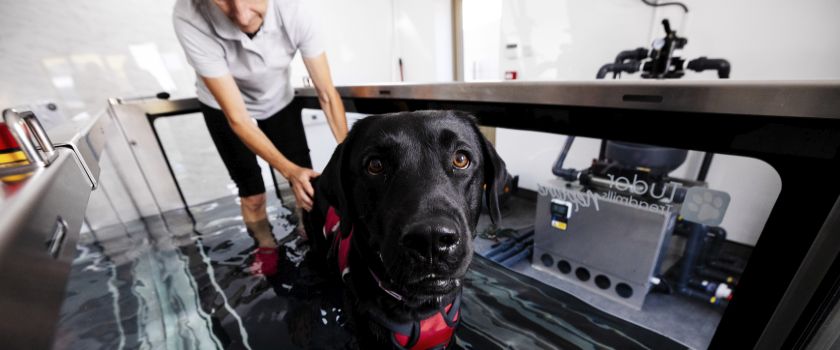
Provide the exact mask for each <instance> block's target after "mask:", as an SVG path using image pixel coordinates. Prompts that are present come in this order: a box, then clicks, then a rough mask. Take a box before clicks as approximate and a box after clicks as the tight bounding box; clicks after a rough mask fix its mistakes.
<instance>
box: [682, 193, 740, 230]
mask: <svg viewBox="0 0 840 350" xmlns="http://www.w3.org/2000/svg"><path fill="white" fill-rule="evenodd" d="M727 207H729V194H728V193H726V192H721V191H715V190H710V189H708V188H702V187H692V188H689V189H688V191H686V194H685V201H683V205H682V208H680V215H682V216H683V218H684V219H685V220H688V221H691V222H696V223H698V224H704V225H710V226H717V225H720V223H721V221H723V214H724V213H726V208H727Z"/></svg>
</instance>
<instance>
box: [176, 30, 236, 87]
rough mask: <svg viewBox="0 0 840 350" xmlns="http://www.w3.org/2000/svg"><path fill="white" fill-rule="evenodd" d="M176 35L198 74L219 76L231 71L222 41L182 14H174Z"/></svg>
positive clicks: (210, 76) (212, 76) (208, 76)
mask: <svg viewBox="0 0 840 350" xmlns="http://www.w3.org/2000/svg"><path fill="white" fill-rule="evenodd" d="M173 26H174V27H175V35H176V36H177V37H178V41H179V42H180V43H181V47H183V48H184V53H185V54H186V56H187V62H189V63H190V65H191V66H192V67H193V69H195V71H196V73H198V75H200V76H202V77H205V78H217V77H220V76H223V75H225V74H227V73H229V72H230V70H229V69H228V66H227V61H226V60H225V51H224V49H223V48H222V45H221V43H219V42H218V41H217V40H216V39H214V38H213V37H212V36H211V35H210V34H208V33H206V32H205V31H202V30H201V29H199V28H198V27H197V26H196V25H195V24H194V23H190V21H188V20H187V19H185V18H183V17H180V16H177V15H176V16H173Z"/></svg>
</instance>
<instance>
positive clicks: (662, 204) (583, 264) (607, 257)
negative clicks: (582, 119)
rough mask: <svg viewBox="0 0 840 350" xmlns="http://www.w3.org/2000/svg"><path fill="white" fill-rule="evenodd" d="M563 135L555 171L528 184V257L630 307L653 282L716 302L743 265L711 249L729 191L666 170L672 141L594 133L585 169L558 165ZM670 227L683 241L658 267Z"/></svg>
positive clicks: (672, 160)
mask: <svg viewBox="0 0 840 350" xmlns="http://www.w3.org/2000/svg"><path fill="white" fill-rule="evenodd" d="M573 140H574V137H573V136H570V137H569V138H568V139H567V141H566V145H565V147H564V149H563V152H562V153H561V155H560V157H559V158H558V160H557V162H556V163H555V165H554V167H553V169H552V171H553V173H554V174H555V175H557V178H554V179H550V180H546V181H544V182H542V183H539V184H538V196H537V197H538V199H537V208H536V210H537V213H536V218H535V223H534V230H535V234H534V257H535V259H533V260H532V265H533V266H534V267H535V268H537V269H539V270H542V271H546V272H548V273H551V274H553V275H556V276H558V277H560V278H561V279H563V280H566V281H569V282H571V283H573V284H576V285H579V286H583V287H585V288H587V289H588V290H590V291H592V292H593V293H595V294H598V295H601V296H604V297H607V298H610V299H612V300H615V301H618V302H621V303H623V304H626V305H629V306H631V307H633V308H635V309H641V308H642V306H643V304H644V300H645V296H646V295H647V294H648V292H649V291H651V289H652V288H654V287H658V289H659V290H662V291H665V292H676V293H679V294H683V295H688V296H691V297H696V298H699V299H703V300H706V301H708V302H709V303H711V304H715V305H722V306H725V305H726V304H727V302H728V300H729V299H730V298H731V297H732V288H733V287H732V286H733V284H734V283H736V282H737V279H738V278H739V276H740V273H741V272H742V271H743V262H742V261H740V260H739V259H737V258H729V259H723V258H722V257H721V254H720V245H721V243H722V242H723V240H725V231H724V230H723V229H721V228H719V227H717V226H718V225H720V223H721V221H722V220H723V217H724V214H725V213H726V209H727V206H728V204H729V200H730V198H729V195H728V194H727V193H726V192H722V191H716V190H713V189H710V188H708V187H707V185H706V183H705V182H703V181H695V180H687V179H679V178H674V177H670V176H668V174H669V173H670V172H672V171H673V170H675V169H676V168H678V167H679V166H680V165H682V163H683V162H684V161H685V159H686V156H687V153H688V151H686V150H681V149H673V148H664V147H654V146H649V145H642V144H635V143H626V142H617V141H604V142H603V144H602V155H601V156H600V157H599V159H597V160H594V161H593V164H592V166H591V167H589V168H588V169H585V170H581V171H578V170H575V169H565V168H563V167H562V164H563V160H564V159H565V157H566V154H567V153H568V150H569V148H570V147H571V144H572V142H573ZM709 156H710V155H709ZM674 235H677V236H684V237H686V242H685V249H684V252H683V254H682V257H681V258H680V259H679V260H678V261H677V262H676V264H675V265H673V268H672V269H671V271H666V270H665V269H664V267H665V266H664V262H665V260H666V259H665V257H666V253H667V252H668V250H669V247H670V246H671V245H670V243H671V238H672V237H673V236H674ZM712 266H717V268H713V267H712Z"/></svg>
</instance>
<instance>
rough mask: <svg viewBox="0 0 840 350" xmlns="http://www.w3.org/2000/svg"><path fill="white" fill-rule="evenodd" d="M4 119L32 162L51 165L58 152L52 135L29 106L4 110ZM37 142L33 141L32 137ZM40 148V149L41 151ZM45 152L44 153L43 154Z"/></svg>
mask: <svg viewBox="0 0 840 350" xmlns="http://www.w3.org/2000/svg"><path fill="white" fill-rule="evenodd" d="M3 121H4V122H5V123H6V125H7V126H8V127H9V131H11V133H12V136H13V137H14V138H15V140H16V141H17V143H18V145H19V146H20V148H21V150H22V151H23V153H24V154H25V155H26V158H27V160H28V161H29V163H30V164H33V165H35V166H38V167H45V166H48V165H50V163H52V162H53V161H54V160H55V158H56V157H57V156H58V154H57V153H56V152H55V147H54V146H53V143H52V141H50V137H49V136H48V135H47V132H46V131H45V130H44V127H43V126H42V125H41V122H40V121H38V117H37V116H36V115H35V113H33V112H32V111H31V110H30V109H29V108H27V107H16V108H9V109H6V110H5V111H3ZM33 136H34V138H35V140H34V141H35V142H37V144H38V146H37V147H36V145H35V144H34V143H33V140H32V137H33ZM39 149H40V151H39ZM41 152H43V155H42V154H41Z"/></svg>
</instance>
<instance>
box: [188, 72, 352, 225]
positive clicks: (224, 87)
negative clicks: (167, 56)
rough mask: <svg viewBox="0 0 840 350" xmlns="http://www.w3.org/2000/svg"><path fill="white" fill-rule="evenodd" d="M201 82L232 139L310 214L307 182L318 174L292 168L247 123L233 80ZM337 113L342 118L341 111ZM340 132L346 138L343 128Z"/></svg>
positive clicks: (304, 169)
mask: <svg viewBox="0 0 840 350" xmlns="http://www.w3.org/2000/svg"><path fill="white" fill-rule="evenodd" d="M201 79H202V80H203V81H204V84H205V85H206V86H207V89H208V90H210V93H212V94H213V97H215V98H216V101H217V102H219V106H220V107H222V111H223V112H224V113H225V116H226V117H227V120H228V124H230V127H231V129H233V132H234V133H235V134H236V136H239V139H241V140H242V142H243V143H245V145H246V146H248V148H249V149H251V151H253V152H254V153H256V154H257V155H258V156H260V158H262V159H264V160H265V161H266V162H268V164H270V165H271V167H273V168H275V169H277V170H278V171H279V172H280V174H282V175H283V177H285V178H286V179H287V180H288V181H289V184H290V185H291V186H292V191H293V192H294V194H295V198H296V199H297V203H298V204H299V205H300V206H301V207H302V208H303V209H306V210H307V211H309V210H311V209H312V195H313V194H314V190H313V189H312V184H311V183H310V179H312V178H315V177H317V176H318V175H319V174H318V173H317V172H315V171H314V170H312V169H308V168H303V167H300V166H298V165H296V164H295V163H293V162H292V161H290V160H289V159H288V158H286V157H285V156H283V154H282V153H280V150H278V149H277V147H275V146H274V144H273V143H271V141H270V140H269V139H268V137H267V136H266V135H265V133H263V132H262V130H260V128H259V127H257V125H256V124H255V123H254V122H253V121H252V120H251V117H250V115H249V114H248V110H247V109H246V108H245V101H244V100H242V95H241V94H240V92H239V88H238V87H237V86H236V82H235V81H234V80H233V76H231V75H230V74H226V75H223V76H221V77H218V78H205V77H202V78H201ZM340 102H341V101H339V103H340ZM341 112H342V116H343V113H344V109H343V108H342V109H341ZM345 125H346V124H345ZM344 130H345V134H346V130H347V128H346V126H345V129H344Z"/></svg>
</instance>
